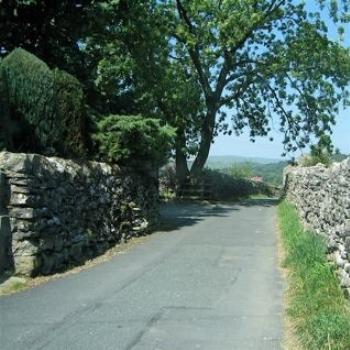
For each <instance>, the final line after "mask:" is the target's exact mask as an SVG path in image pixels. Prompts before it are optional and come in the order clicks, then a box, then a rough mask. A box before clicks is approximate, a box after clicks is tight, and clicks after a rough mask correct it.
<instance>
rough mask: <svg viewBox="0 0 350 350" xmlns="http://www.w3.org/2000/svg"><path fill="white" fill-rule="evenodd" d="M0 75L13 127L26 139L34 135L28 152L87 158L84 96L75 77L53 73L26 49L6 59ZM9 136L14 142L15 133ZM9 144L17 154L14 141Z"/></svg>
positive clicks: (0, 68) (9, 131) (28, 145)
mask: <svg viewBox="0 0 350 350" xmlns="http://www.w3.org/2000/svg"><path fill="white" fill-rule="evenodd" d="M0 73H1V74H0V75H1V81H2V89H4V86H5V89H6V93H7V97H5V98H4V100H3V101H1V102H2V103H3V104H4V106H5V105H7V107H5V108H7V109H8V110H9V111H10V113H9V119H10V120H11V123H17V124H18V125H19V128H20V129H21V133H22V136H23V137H24V136H25V135H28V134H33V137H32V138H31V140H30V142H29V141H28V143H27V144H26V145H25V147H26V149H25V151H38V152H40V153H43V154H49V155H50V154H55V155H61V156H73V157H75V156H82V155H84V153H85V151H84V137H83V127H82V126H83V92H82V87H81V85H80V83H79V82H78V81H77V80H76V79H75V78H74V77H72V76H70V75H69V74H67V73H65V72H61V71H58V70H55V71H51V70H50V69H49V67H48V66H47V65H46V64H45V63H44V62H43V61H41V60H40V59H39V58H37V57H36V56H34V55H32V54H30V53H29V52H27V51H25V50H23V49H15V50H14V51H12V52H11V53H10V54H9V55H8V56H6V57H5V58H4V59H3V61H2V63H1V66H0ZM0 88H1V87H0ZM6 100H7V101H6ZM11 123H7V124H8V125H10V124H11ZM6 126H7V125H5V127H6ZM28 128H30V129H31V130H28ZM8 133H9V138H11V136H12V135H11V133H12V131H11V130H8ZM12 141H13V140H12ZM7 143H8V145H7V146H8V147H10V148H13V149H12V150H14V151H16V150H18V149H19V148H20V147H21V145H16V144H13V145H11V140H8V141H7ZM22 147H23V146H22Z"/></svg>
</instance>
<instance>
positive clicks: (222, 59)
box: [0, 0, 350, 178]
mask: <svg viewBox="0 0 350 350" xmlns="http://www.w3.org/2000/svg"><path fill="white" fill-rule="evenodd" d="M11 4H12V5H6V6H5V5H3V4H1V5H0V8H1V11H0V16H5V17H6V18H7V22H6V23H7V25H6V28H10V30H11V35H14V36H13V37H14V38H16V39H15V40H14V41H13V43H11V40H10V36H8V37H6V35H5V34H3V31H1V33H2V34H0V38H1V40H2V42H1V44H0V46H1V47H2V48H4V49H7V48H8V47H11V45H16V46H23V47H28V48H29V49H32V50H33V51H35V52H38V53H39V56H40V54H42V52H43V53H45V52H49V54H46V56H47V57H48V61H49V62H52V64H53V65H58V66H59V67H61V68H65V67H62V66H67V67H68V68H67V69H68V71H70V72H72V71H73V70H74V69H75V68H74V67H78V71H79V74H78V76H79V77H80V79H81V80H84V79H85V80H84V84H85V87H86V89H87V90H88V102H89V104H90V106H91V107H93V108H94V109H96V110H97V111H98V112H99V113H100V114H102V115H103V114H105V115H109V114H123V115H125V114H133V115H135V114H143V115H149V116H152V117H157V118H161V119H164V120H165V121H167V122H168V123H170V124H171V125H172V126H174V127H176V142H175V153H176V165H177V170H178V175H179V178H184V177H185V176H187V175H189V174H190V173H191V174H193V175H196V174H198V173H199V172H200V171H201V170H202V169H203V166H204V164H205V162H206V160H207V157H208V154H209V150H210V147H211V144H212V142H213V141H214V139H215V136H217V135H218V134H219V133H228V134H236V135H239V134H240V133H242V132H249V133H250V137H251V140H252V141H254V140H255V138H256V137H258V136H267V137H269V133H270V131H271V129H277V130H279V131H280V132H281V133H283V134H284V142H283V143H284V147H285V150H286V152H292V151H294V150H296V149H297V148H303V147H305V146H306V145H307V144H308V143H309V142H310V140H312V139H316V140H320V143H321V144H322V147H323V146H326V147H328V148H331V142H330V140H331V139H330V135H331V132H332V131H331V129H332V125H333V124H334V123H335V122H336V120H335V119H336V115H337V113H338V110H339V108H340V106H341V103H344V104H347V103H348V102H349V92H348V90H347V88H348V83H349V81H350V54H349V50H348V49H346V48H345V47H344V46H343V45H342V42H341V40H339V41H332V40H330V39H329V36H328V23H330V22H333V23H336V25H337V27H338V31H339V37H340V38H341V36H342V35H343V33H344V30H343V28H342V25H347V24H348V22H349V20H350V16H349V4H350V1H349V0H339V1H334V0H332V1H324V0H313V1H308V2H305V1H295V0H242V1H236V0H218V1H217V0H196V1H190V0H143V1H126V0H104V1H74V2H66V1H63V2H60V4H58V3H57V4H56V3H55V4H51V5H50V3H49V5H48V3H47V2H43V1H39V0H33V1H29V2H28V1H26V2H23V1H13V2H11ZM19 4H21V5H19ZM25 4H26V5H25ZM28 4H29V5H28ZM33 4H34V5H33ZM28 6H29V7H28ZM25 8H26V9H27V10H28V8H30V9H31V10H30V11H31V13H32V12H33V11H34V12H35V11H39V12H40V11H41V12H40V13H43V12H47V13H48V14H49V16H48V17H47V18H46V19H43V18H35V16H34V18H35V19H31V17H28V16H27V15H26V13H25V11H24V10H25ZM6 11H7V12H6ZM11 11H12V12H13V14H12V12H11ZM16 11H17V12H16ZM28 11H29V10H28ZM34 12H33V13H34ZM9 13H10V15H8V14H9ZM16 13H17V14H16ZM35 13H36V12H35ZM16 16H17V18H15V17H16ZM37 17H38V16H37ZM19 19H21V21H20V20H19ZM9 24H10V26H9ZM55 27H57V28H55ZM28 28H32V29H33V30H30V31H33V33H31V34H28V35H29V36H31V35H32V36H33V37H34V39H33V38H31V37H30V38H28V39H27V37H26V35H27V34H26V30H28ZM35 28H40V30H39V29H38V30H39V31H40V33H41V32H43V33H45V35H41V34H40V35H39V34H38V32H37V33H36V34H35V32H36V31H37V29H35ZM0 29H1V28H0ZM21 33H23V36H21V35H22V34H21ZM64 33H66V34H67V35H65V34H64ZM61 34H62V35H61ZM21 38H23V39H21ZM57 46H60V47H59V48H58V47H57ZM62 50H64V55H62ZM60 55H61V56H62V57H64V59H63V60H62V62H60V60H59V57H60ZM82 77H84V78H82ZM101 118H102V117H99V118H98V119H101ZM191 155H192V156H194V157H195V160H194V162H193V164H192V168H191V169H190V170H189V169H188V166H187V158H188V156H191Z"/></svg>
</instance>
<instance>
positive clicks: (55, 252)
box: [0, 152, 158, 276]
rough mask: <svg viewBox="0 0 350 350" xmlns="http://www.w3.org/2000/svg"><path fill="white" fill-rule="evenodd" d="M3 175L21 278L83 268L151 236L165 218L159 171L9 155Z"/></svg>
mask: <svg viewBox="0 0 350 350" xmlns="http://www.w3.org/2000/svg"><path fill="white" fill-rule="evenodd" d="M0 171H1V173H2V174H3V175H2V176H3V178H4V181H5V182H6V183H7V184H8V187H9V195H8V196H7V199H5V197H4V199H3V202H4V201H5V202H6V203H4V204H3V207H4V208H5V209H6V210H8V217H9V221H10V231H11V235H12V249H11V253H12V255H13V261H14V270H15V273H16V274H18V275H27V276H33V275H37V274H50V273H53V272H56V271H61V270H64V269H66V268H67V267H69V266H70V265H72V264H73V265H74V264H80V263H82V262H83V261H85V260H87V259H90V258H92V257H94V256H97V255H99V254H102V253H103V252H104V251H105V250H106V249H108V248H109V247H111V246H113V245H115V244H117V243H120V242H123V241H126V240H128V239H129V238H131V237H134V236H140V235H144V234H146V233H148V232H149V231H150V229H151V227H152V225H154V224H155V223H156V221H157V218H158V176H157V175H158V174H157V171H155V170H150V169H148V170H146V169H143V170H137V171H136V170H135V169H126V168H125V169H124V168H123V169H122V168H120V167H118V166H117V165H110V164H106V163H98V162H76V161H72V160H65V159H62V158H56V157H44V156H40V155H37V154H19V153H8V152H2V153H0ZM1 264H3V263H1ZM0 269H1V268H0Z"/></svg>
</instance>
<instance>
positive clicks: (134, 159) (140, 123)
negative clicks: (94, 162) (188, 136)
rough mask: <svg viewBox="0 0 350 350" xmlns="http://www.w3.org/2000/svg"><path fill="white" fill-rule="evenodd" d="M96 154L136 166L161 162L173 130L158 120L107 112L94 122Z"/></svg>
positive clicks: (167, 155) (170, 141)
mask: <svg viewBox="0 0 350 350" xmlns="http://www.w3.org/2000/svg"><path fill="white" fill-rule="evenodd" d="M97 127H98V133H97V134H96V135H95V139H96V141H97V142H98V145H99V150H100V155H101V157H102V158H104V159H106V160H108V161H110V162H118V163H119V164H133V165H137V164H138V163H139V162H145V163H147V162H149V163H151V164H154V165H161V164H163V163H165V161H166V160H167V158H168V157H169V152H170V149H171V145H172V141H173V138H174V135H175V130H174V129H173V128H172V127H170V126H168V125H162V124H161V122H160V120H158V119H152V118H144V117H142V116H118V115H111V116H109V117H106V118H103V119H102V120H101V121H100V122H99V123H98V125H97Z"/></svg>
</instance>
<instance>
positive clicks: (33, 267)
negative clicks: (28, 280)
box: [14, 255, 41, 277]
mask: <svg viewBox="0 0 350 350" xmlns="http://www.w3.org/2000/svg"><path fill="white" fill-rule="evenodd" d="M40 262H41V259H40V257H39V256H36V255H25V256H21V255H19V256H14V266H15V274H16V275H19V276H29V277H30V276H34V275H35V274H36V273H37V271H38V268H39V266H40Z"/></svg>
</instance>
